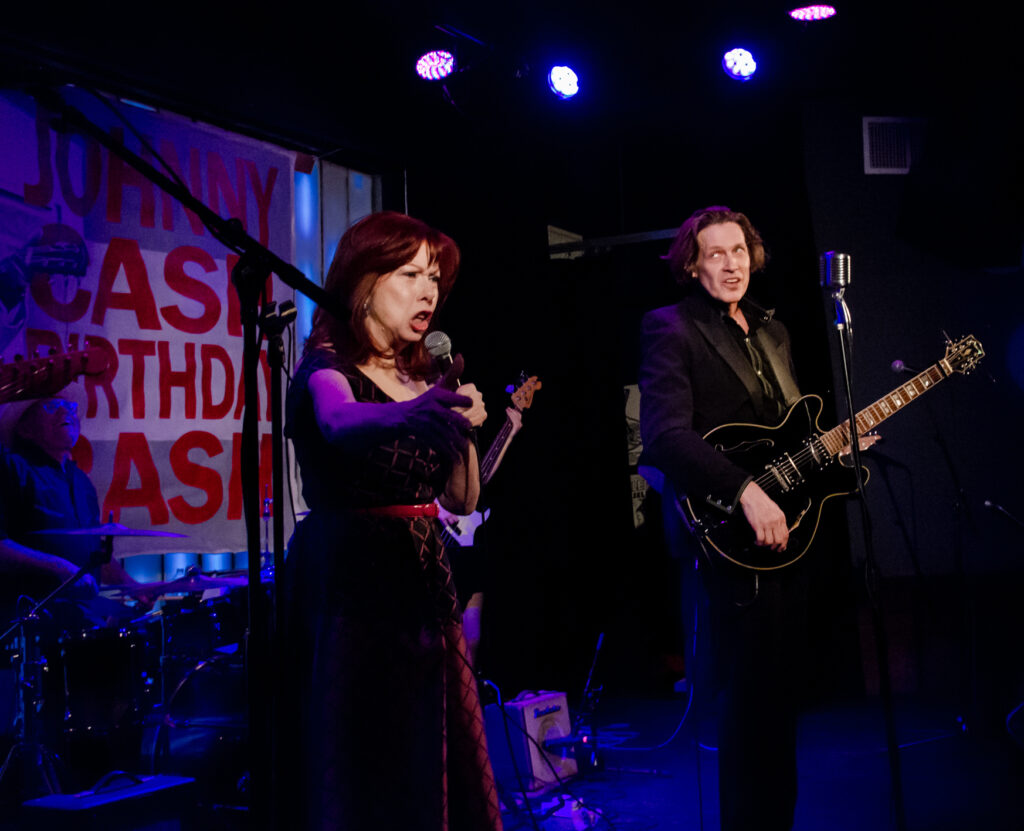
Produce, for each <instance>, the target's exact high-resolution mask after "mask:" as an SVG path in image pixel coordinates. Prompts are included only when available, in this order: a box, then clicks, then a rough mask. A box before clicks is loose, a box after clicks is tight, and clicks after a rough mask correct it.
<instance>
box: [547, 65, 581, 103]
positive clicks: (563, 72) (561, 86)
mask: <svg viewBox="0 0 1024 831" xmlns="http://www.w3.org/2000/svg"><path fill="white" fill-rule="evenodd" d="M548 86H549V87H551V91H552V92H553V93H554V94H555V95H557V96H558V97H559V98H572V97H573V96H574V95H575V94H576V93H577V92H579V91H580V84H579V77H578V76H577V75H576V73H575V72H573V70H572V67H568V66H553V67H551V71H550V72H548Z"/></svg>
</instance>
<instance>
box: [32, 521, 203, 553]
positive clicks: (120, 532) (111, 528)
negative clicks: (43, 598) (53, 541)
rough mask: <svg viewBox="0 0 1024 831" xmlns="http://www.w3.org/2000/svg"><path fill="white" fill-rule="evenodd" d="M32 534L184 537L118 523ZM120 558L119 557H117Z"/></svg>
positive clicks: (50, 530)
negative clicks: (128, 526)
mask: <svg viewBox="0 0 1024 831" xmlns="http://www.w3.org/2000/svg"><path fill="white" fill-rule="evenodd" d="M31 533H32V534H57V535H60V536H69V537H184V536H186V535H185V534H176V533H174V532H173V531H154V530H153V529H152V528H127V527H126V526H124V525H121V524H120V523H119V522H108V523H106V524H105V525H97V526H96V527H94V528H47V529H44V530H42V531H32V532H31ZM119 556H120V555H119Z"/></svg>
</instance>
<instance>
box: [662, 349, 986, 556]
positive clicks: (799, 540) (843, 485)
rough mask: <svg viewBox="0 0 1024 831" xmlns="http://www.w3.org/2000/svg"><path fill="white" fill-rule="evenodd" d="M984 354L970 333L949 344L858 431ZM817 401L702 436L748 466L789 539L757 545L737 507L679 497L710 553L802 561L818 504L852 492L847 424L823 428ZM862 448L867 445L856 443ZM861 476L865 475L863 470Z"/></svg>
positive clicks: (860, 422)
mask: <svg viewBox="0 0 1024 831" xmlns="http://www.w3.org/2000/svg"><path fill="white" fill-rule="evenodd" d="M984 356H985V350H984V349H983V348H982V346H981V343H980V342H979V341H978V339H977V338H975V337H974V336H973V335H967V336H965V337H963V338H960V340H958V341H956V342H955V343H954V342H953V341H951V340H949V339H947V342H946V354H945V357H943V358H942V360H940V361H938V362H937V363H935V364H932V365H931V366H930V367H928V368H927V369H926V370H924V371H923V372H919V373H918V374H917V375H915V376H914V377H913V378H912V379H910V380H909V381H907V382H906V383H905V384H902V385H900V386H899V387H897V388H896V389H894V390H892V391H891V392H889V393H887V394H886V395H884V396H882V397H881V398H879V399H878V400H877V401H876V402H875V403H874V404H872V405H871V406H869V407H865V408H864V409H863V410H861V411H860V412H859V413H857V415H856V416H855V419H856V424H857V430H856V433H857V435H858V436H864V435H865V433H867V432H868V431H871V430H874V429H876V428H877V427H878V425H879V424H881V423H882V422H883V421H885V420H886V419H887V418H889V417H890V416H892V415H895V414H896V413H898V412H899V411H900V410H902V409H903V408H904V407H906V406H908V405H910V404H911V403H913V402H914V401H916V400H917V399H918V398H920V397H921V396H922V395H924V394H926V393H927V392H929V391H931V390H932V389H934V388H935V386H936V385H937V384H939V383H940V382H941V381H943V380H944V379H945V378H949V377H950V376H952V375H953V374H954V373H959V374H961V375H966V374H968V373H970V372H971V371H972V370H973V369H974V368H975V367H976V366H977V365H978V362H979V361H980V360H981V359H982V358H983V357H984ZM821 410H822V401H821V399H820V398H819V397H818V396H816V395H805V396H804V397H803V398H801V399H799V400H798V401H797V402H796V403H795V404H794V405H793V406H792V407H791V408H790V410H789V412H788V413H787V414H786V417H785V419H783V421H782V423H781V424H779V425H778V426H777V427H761V426H759V425H756V424H724V425H722V426H721V427H717V428H715V429H714V430H712V431H711V432H709V433H708V434H707V435H706V436H704V440H705V441H707V442H708V443H709V444H711V445H712V446H713V447H714V448H715V449H716V450H718V451H719V452H720V453H723V454H725V455H726V456H727V457H728V458H729V459H730V460H731V461H733V462H734V463H735V464H737V465H739V466H740V467H742V468H743V469H744V470H746V471H748V472H749V473H750V474H751V475H752V476H753V477H754V481H755V482H757V484H758V485H759V486H760V487H761V488H762V490H764V492H765V493H767V494H768V496H770V497H771V498H772V499H773V500H774V501H775V503H776V504H777V505H778V506H779V507H780V508H781V509H782V511H783V513H785V515H786V524H787V525H788V526H789V544H788V545H787V546H786V550H785V551H772V550H771V549H770V548H768V547H767V546H759V545H757V544H756V542H755V539H754V532H753V531H752V530H751V528H750V524H749V523H748V522H747V519H746V517H745V516H744V515H743V512H742V510H739V509H737V510H734V511H733V512H732V513H729V512H728V511H726V510H723V509H722V507H721V506H720V505H717V504H713V503H710V502H708V501H701V500H698V499H689V498H687V499H686V500H685V504H683V503H680V502H678V500H677V504H678V506H679V510H680V513H681V515H682V517H683V520H684V522H686V524H687V525H688V526H689V528H690V530H691V531H692V532H693V533H694V534H696V535H697V536H698V537H700V538H701V541H702V545H703V548H704V550H705V551H706V552H708V553H713V552H715V551H717V552H718V553H719V554H721V555H722V556H723V557H725V559H727V560H730V561H731V562H733V563H735V564H736V565H738V566H743V567H744V568H750V569H754V570H756V571H772V570H774V569H777V568H783V567H784V566H788V565H790V564H791V563H795V562H796V561H797V560H799V559H800V558H801V557H802V556H803V555H804V554H805V553H806V552H807V549H808V548H810V546H811V543H812V542H813V541H814V535H815V533H816V532H817V530H818V522H819V521H820V519H821V508H822V506H823V505H824V504H825V502H826V501H827V500H828V499H830V498H832V497H833V496H841V495H843V494H848V493H853V492H854V491H855V490H856V487H857V481H856V479H857V477H856V476H855V475H854V471H853V469H852V468H851V467H845V466H844V465H843V464H841V463H840V457H841V454H842V451H843V449H844V448H845V447H847V446H848V445H849V443H850V437H851V430H850V422H849V421H844V422H843V423H842V424H839V425H837V426H836V427H833V428H832V429H831V430H827V431H822V430H821V429H820V428H819V427H818V417H819V416H820V415H821ZM859 446H860V448H861V449H862V450H863V449H864V447H865V445H864V443H863V441H862V442H860V443H859ZM862 473H863V476H862V478H863V481H864V482H867V481H868V472H867V470H864V469H862Z"/></svg>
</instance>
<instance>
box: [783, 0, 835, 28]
mask: <svg viewBox="0 0 1024 831" xmlns="http://www.w3.org/2000/svg"><path fill="white" fill-rule="evenodd" d="M835 13H836V7H835V6H828V5H825V4H823V3H816V4H814V5H813V6H801V7H800V8H798V9H791V10H790V12H789V16H790V17H792V18H793V19H794V20H801V21H803V22H804V23H807V22H809V21H812V20H827V19H828V18H830V17H832V16H833V15H834V14H835Z"/></svg>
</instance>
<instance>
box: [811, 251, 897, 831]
mask: <svg viewBox="0 0 1024 831" xmlns="http://www.w3.org/2000/svg"><path fill="white" fill-rule="evenodd" d="M821 269H822V274H821V278H822V279H821V284H822V286H824V287H826V288H828V289H829V291H830V292H831V294H832V300H833V303H834V305H835V327H836V332H837V334H838V337H839V354H840V358H841V361H842V370H843V384H844V389H845V393H846V406H847V411H848V422H847V423H848V424H849V428H848V430H849V440H850V453H851V456H852V459H853V471H854V477H855V480H856V484H857V489H856V493H857V499H858V502H859V504H860V512H861V528H862V531H863V536H864V584H865V587H866V588H867V595H868V603H869V605H870V606H871V623H872V628H873V630H874V634H875V655H876V660H877V662H878V689H879V693H880V694H881V697H882V711H883V715H884V719H885V741H886V748H887V750H888V756H889V776H890V780H891V782H892V791H893V811H894V813H895V817H896V829H897V831H906V827H907V818H906V809H905V807H904V803H903V776H902V771H901V765H900V755H899V745H898V742H897V740H896V725H895V721H894V718H893V705H892V682H891V679H890V676H889V641H888V635H887V632H886V628H885V620H884V616H883V614H882V607H881V597H880V596H879V583H880V579H881V575H880V574H879V569H878V563H877V561H876V559H875V555H874V546H873V543H872V533H871V517H870V514H869V513H868V506H867V502H866V500H865V499H864V477H863V469H862V468H861V457H860V436H859V435H858V433H859V430H858V425H857V413H856V409H855V408H854V406H853V385H852V383H851V380H850V378H851V373H850V365H851V363H852V355H853V351H852V343H851V341H852V337H853V322H852V320H851V318H850V309H849V307H848V306H847V305H846V297H845V294H846V287H847V285H849V256H848V255H846V254H836V253H835V252H831V251H830V252H828V253H826V254H824V255H823V256H822V258H821ZM833 269H834V271H833Z"/></svg>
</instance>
